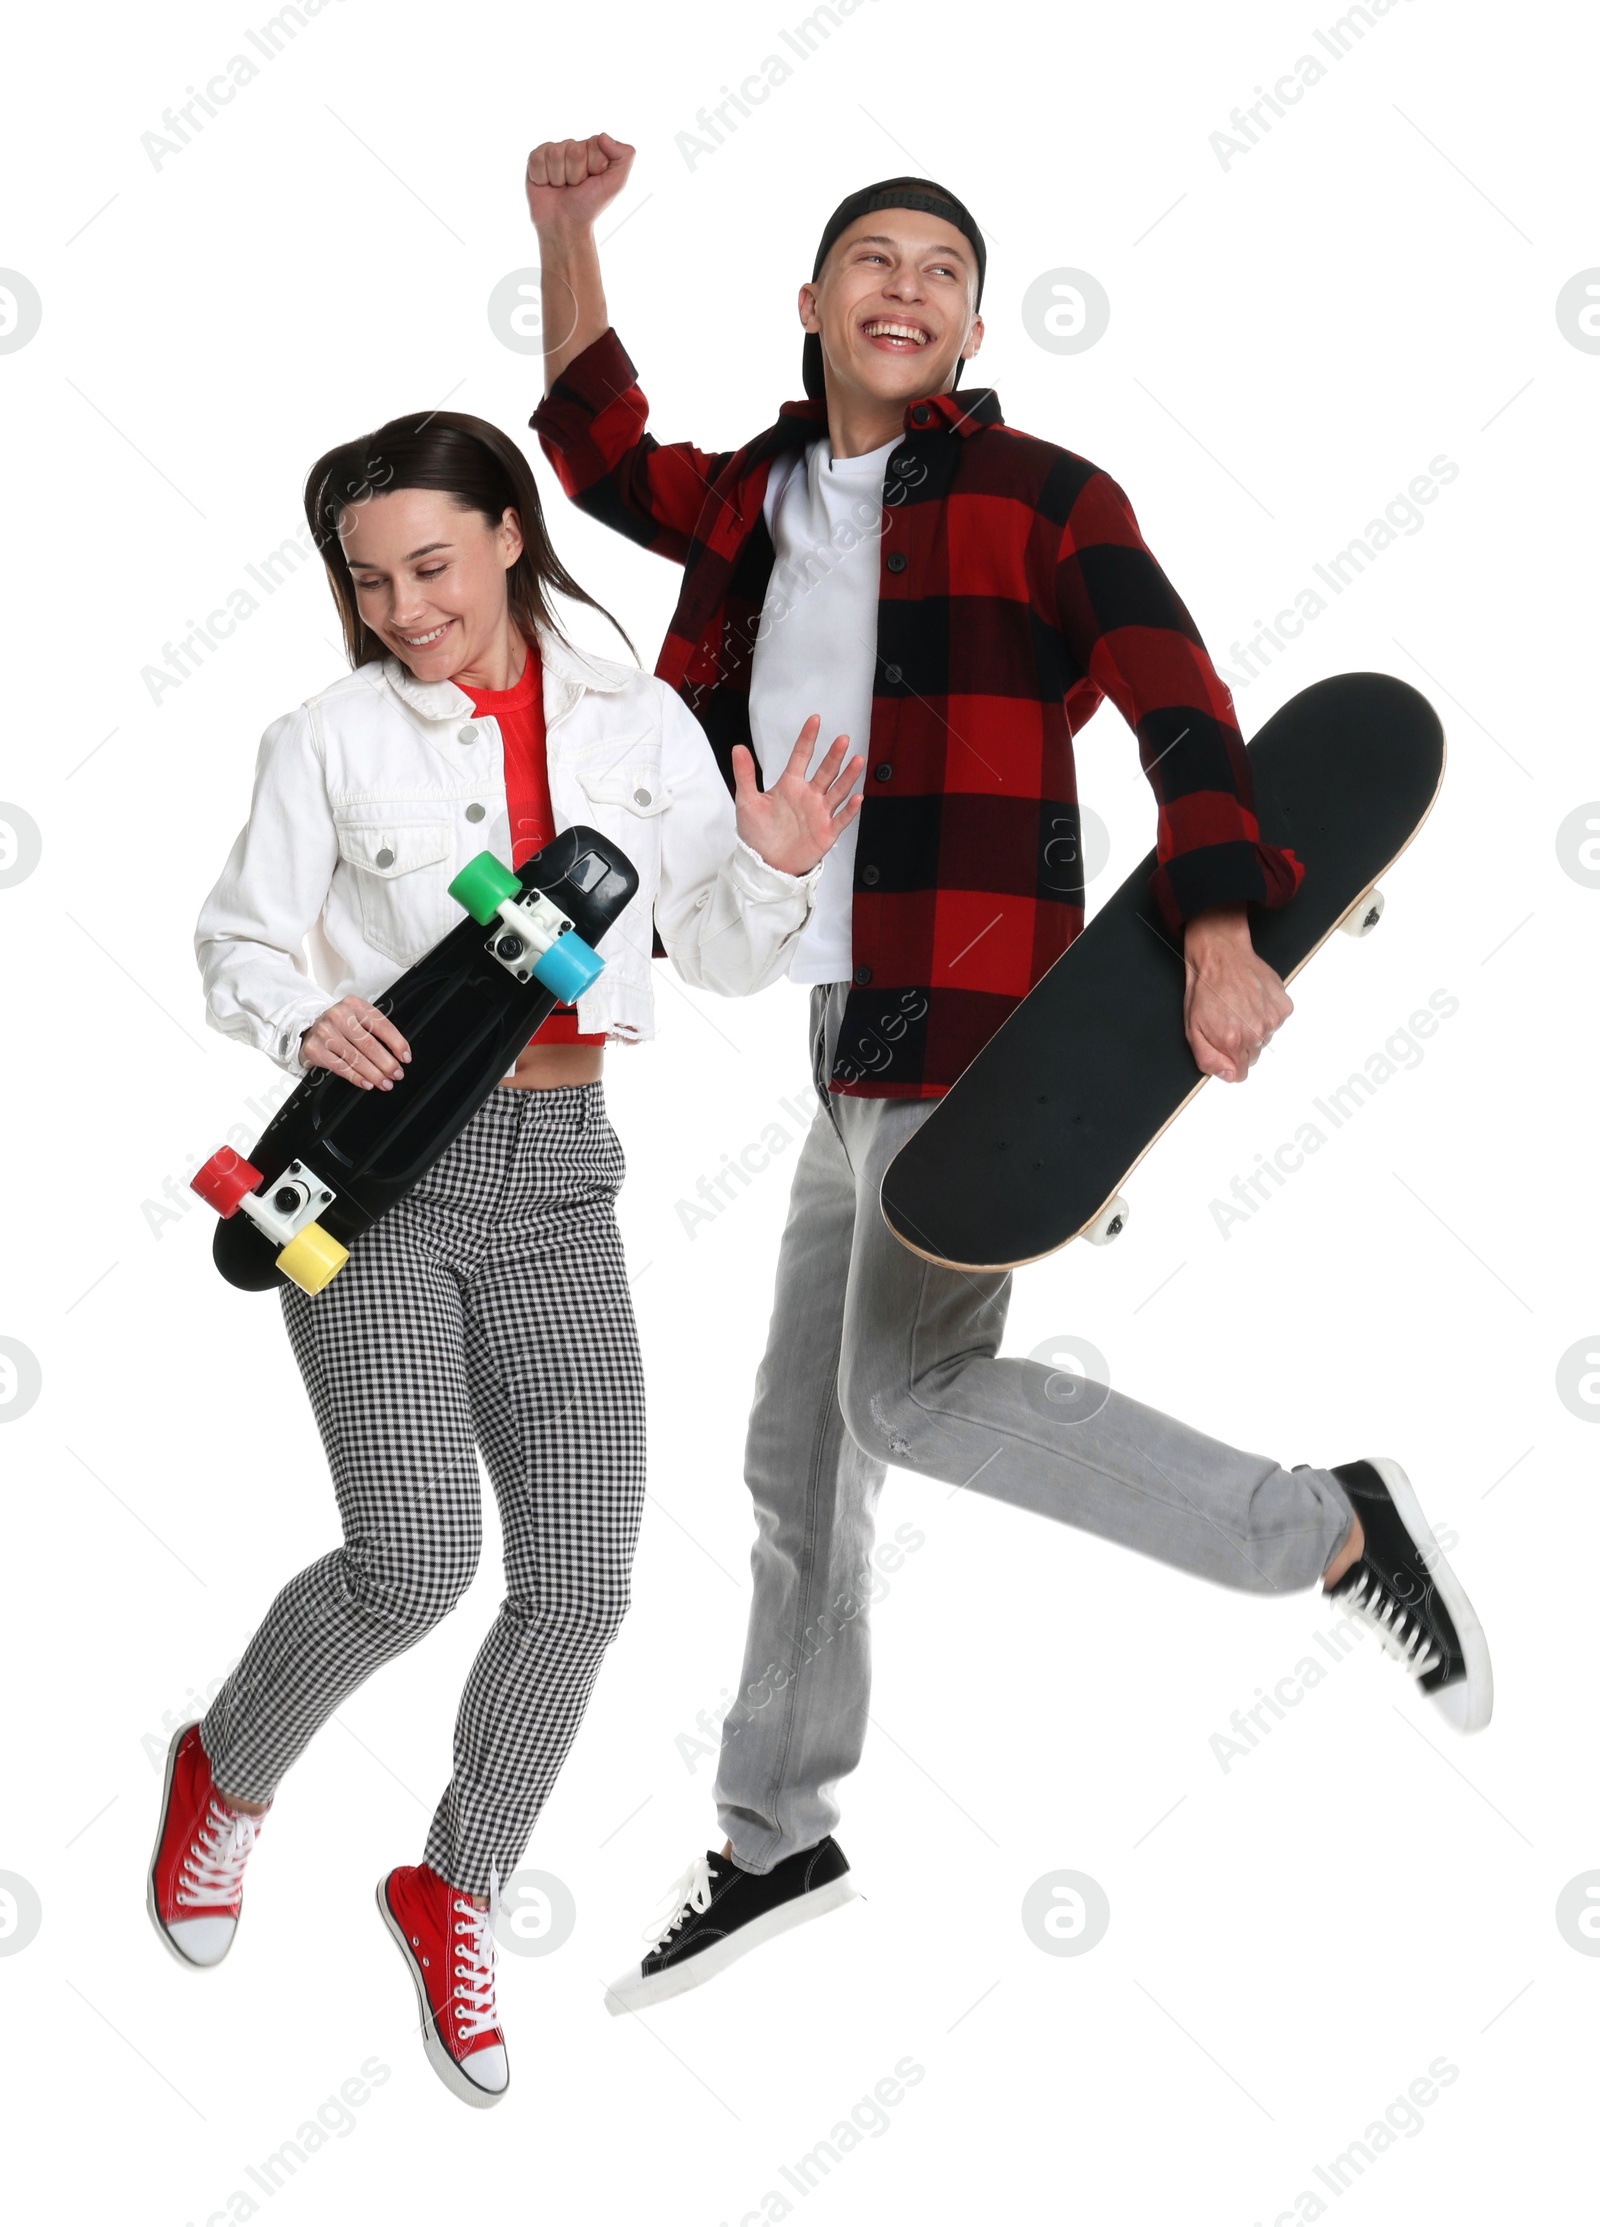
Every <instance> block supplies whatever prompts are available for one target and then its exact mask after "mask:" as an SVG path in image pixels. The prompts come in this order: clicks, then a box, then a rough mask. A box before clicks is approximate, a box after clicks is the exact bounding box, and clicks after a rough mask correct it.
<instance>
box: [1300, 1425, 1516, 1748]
mask: <svg viewBox="0 0 1600 2227" xmlns="http://www.w3.org/2000/svg"><path fill="white" fill-rule="evenodd" d="M1333 1474H1334V1475H1335V1476H1336V1477H1337V1478H1338V1480H1339V1482H1340V1484H1341V1485H1343V1487H1344V1489H1345V1492H1346V1493H1347V1494H1348V1496H1349V1499H1350V1504H1351V1506H1352V1507H1353V1508H1354V1509H1355V1512H1356V1514H1357V1515H1358V1516H1359V1517H1360V1518H1361V1528H1362V1531H1363V1532H1364V1533H1365V1543H1364V1545H1363V1547H1362V1549H1361V1554H1360V1557H1359V1559H1358V1560H1356V1561H1355V1562H1353V1563H1352V1564H1351V1565H1350V1567H1349V1569H1348V1570H1346V1572H1345V1574H1344V1576H1343V1577H1342V1578H1340V1580H1339V1582H1338V1584H1337V1585H1334V1586H1331V1587H1329V1588H1328V1599H1329V1600H1331V1601H1339V1602H1341V1603H1342V1604H1343V1606H1344V1607H1346V1608H1351V1609H1354V1610H1355V1611H1356V1613H1357V1614H1358V1615H1359V1616H1361V1617H1363V1618H1364V1619H1365V1620H1366V1622H1367V1623H1368V1624H1369V1625H1370V1626H1371V1627H1372V1629H1373V1630H1374V1631H1375V1632H1376V1633H1377V1635H1378V1638H1379V1640H1380V1641H1381V1642H1382V1644H1383V1646H1384V1647H1385V1648H1386V1649H1387V1650H1388V1652H1389V1653H1390V1654H1391V1655H1393V1656H1395V1657H1396V1658H1397V1660H1398V1661H1400V1662H1401V1663H1403V1664H1404V1665H1405V1667H1406V1669H1407V1670H1408V1671H1410V1673H1411V1675H1412V1676H1413V1677H1414V1678H1415V1679H1416V1681H1417V1684H1418V1685H1419V1686H1420V1687H1421V1689H1422V1691H1423V1692H1424V1693H1425V1694H1427V1695H1428V1697H1429V1699H1430V1700H1431V1701H1433V1702H1434V1703H1435V1704H1436V1705H1437V1707H1438V1709H1439V1711H1440V1713H1441V1714H1442V1715H1443V1716H1444V1717H1445V1718H1446V1720H1447V1721H1448V1722H1449V1723H1450V1724H1452V1725H1454V1727H1455V1729H1456V1730H1457V1731H1458V1732H1481V1731H1482V1730H1483V1727H1484V1726H1485V1725H1486V1724H1487V1723H1488V1721H1489V1717H1490V1714H1491V1712H1492V1710H1493V1708H1494V1674H1493V1672H1492V1671H1491V1669H1490V1667H1489V1645H1488V1642H1487V1640H1486V1639H1485V1638H1484V1636H1483V1626H1482V1625H1481V1624H1480V1623H1479V1622H1478V1619H1477V1617H1476V1616H1475V1615H1474V1613H1473V1608H1472V1603H1471V1602H1470V1601H1469V1600H1468V1599H1467V1596H1466V1594H1465V1593H1464V1592H1463V1590H1462V1587H1461V1581H1460V1579H1459V1578H1458V1577H1457V1576H1456V1574H1455V1572H1454V1570H1452V1569H1451V1567H1450V1565H1449V1563H1448V1562H1447V1561H1446V1560H1445V1558H1444V1549H1443V1547H1441V1546H1440V1545H1439V1542H1438V1541H1437V1540H1436V1539H1435V1537H1434V1535H1433V1533H1432V1532H1431V1531H1430V1530H1429V1529H1428V1519H1427V1517H1426V1516H1425V1515H1424V1514H1423V1512H1422V1509H1421V1506H1420V1505H1419V1503H1418V1500H1417V1496H1416V1494H1415V1493H1414V1492H1413V1491H1412V1489H1411V1484H1410V1480H1409V1479H1408V1478H1407V1476H1406V1473H1405V1471H1404V1470H1403V1469H1402V1468H1401V1467H1400V1464H1399V1463H1398V1462H1397V1461H1388V1460H1383V1459H1379V1460H1375V1461H1353V1462H1345V1463H1343V1464H1341V1465H1340V1466H1338V1467H1336V1468H1335V1470H1334V1472H1333Z"/></svg>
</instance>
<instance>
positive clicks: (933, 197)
mask: <svg viewBox="0 0 1600 2227" xmlns="http://www.w3.org/2000/svg"><path fill="white" fill-rule="evenodd" d="M874 209H922V210H925V211H926V212H927V214H928V215H930V216H936V217H942V218H943V219H944V221H945V223H946V224H949V225H953V226H954V228H955V230H956V231H958V232H959V233H960V234H961V235H962V237H963V238H964V239H966V240H967V241H968V242H969V243H970V245H971V248H972V252H973V254H974V256H975V257H976V258H977V264H978V292H977V300H978V302H979V303H981V302H982V300H983V273H984V266H985V264H986V262H987V260H988V257H987V253H986V251H985V248H984V244H983V234H982V233H981V232H980V231H979V230H978V227H977V225H976V224H975V223H974V222H973V218H972V212H971V211H970V210H969V209H968V208H967V206H966V204H965V203H964V202H962V201H958V200H957V199H956V197H955V195H954V194H953V193H949V192H947V191H946V190H945V188H944V187H943V186H941V185H936V184H935V183H934V181H933V179H932V178H883V179H880V181H879V182H878V184H877V185H875V186H863V187H862V188H861V190H860V192H859V193H852V194H847V195H846V197H845V198H844V200H843V201H841V202H840V204H839V206H838V207H837V208H836V209H835V210H834V212H833V214H832V216H831V217H829V219H828V221H827V223H826V224H825V225H824V227H823V231H822V240H821V243H820V245H819V246H818V248H817V259H816V261H815V263H814V264H813V265H812V266H811V276H812V277H813V278H814V279H815V278H816V277H818V276H819V274H820V273H821V270H822V266H823V264H824V263H825V262H826V261H827V259H828V250H829V248H831V247H832V245H833V243H834V241H835V240H836V239H837V238H838V237H839V235H840V233H841V232H843V231H844V230H845V228H846V226H847V225H851V224H854V223H855V221H856V218H857V217H864V216H867V215H869V214H870V213H871V212H872V211H873V210H874ZM800 373H801V377H802V378H803V379H804V380H805V387H806V392H807V394H808V395H810V397H811V399H812V400H813V401H814V402H820V401H822V399H823V397H824V393H825V391H826V390H825V388H824V384H823V377H822V341H821V337H820V336H819V335H818V334H816V333H807V334H806V337H805V345H804V347H803V348H802V349H801V351H800ZM960 383H961V362H960V359H959V357H958V358H957V360H956V368H955V371H954V372H953V373H952V375H951V379H950V384H951V386H953V387H954V386H959V385H960Z"/></svg>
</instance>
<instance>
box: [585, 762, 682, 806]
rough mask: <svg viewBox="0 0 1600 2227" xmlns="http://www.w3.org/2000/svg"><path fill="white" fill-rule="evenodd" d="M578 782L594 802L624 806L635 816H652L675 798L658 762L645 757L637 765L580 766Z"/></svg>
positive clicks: (591, 801) (592, 802)
mask: <svg viewBox="0 0 1600 2227" xmlns="http://www.w3.org/2000/svg"><path fill="white" fill-rule="evenodd" d="M576 771H577V776H578V784H579V786H580V787H581V788H582V790H583V793H584V795H585V796H586V797H587V798H588V799H589V801H590V803H591V804H612V805H617V806H620V808H621V809H622V810H623V811H624V812H627V813H630V814H631V815H632V816H633V817H634V818H635V819H640V820H652V819H654V818H655V817H656V815H657V814H658V813H660V812H664V811H665V810H666V808H667V806H668V805H669V804H670V803H671V802H672V796H673V792H672V790H671V789H669V788H668V786H667V784H666V783H665V781H663V780H662V778H661V770H660V767H659V766H658V765H655V764H652V763H650V762H649V761H648V760H643V761H641V762H640V763H639V764H637V765H631V766H630V765H623V766H615V765H612V766H606V767H604V768H601V767H599V766H585V765H584V764H582V762H581V761H580V763H579V764H578V766H577V768H576Z"/></svg>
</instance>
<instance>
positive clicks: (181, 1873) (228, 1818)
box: [178, 1795, 261, 1909]
mask: <svg viewBox="0 0 1600 2227" xmlns="http://www.w3.org/2000/svg"><path fill="white" fill-rule="evenodd" d="M260 1831H261V1819H260V1818H259V1817H246V1816H245V1814H244V1812H243V1811H242V1810H232V1809H225V1808H224V1807H223V1805H222V1803H221V1802H219V1801H218V1800H217V1798H216V1796H215V1795H213V1796H212V1797H211V1800H210V1801H209V1803H208V1804H207V1806H206V1816H205V1822H204V1823H203V1824H202V1826H201V1827H200V1837H199V1838H198V1839H197V1840H193V1841H191V1842H190V1844H189V1853H188V1854H187V1855H186V1856H185V1857H184V1859H183V1862H182V1863H181V1864H180V1865H179V1867H178V1877H179V1880H180V1881H181V1885H180V1886H179V1888H178V1900H179V1901H180V1902H182V1903H186V1904H187V1903H193V1904H198V1905H199V1906H200V1907H201V1908H204V1909H209V1908H212V1907H214V1906H215V1905H216V1904H218V1903H234V1902H237V1901H238V1899H239V1895H240V1892H241V1891H242V1888H243V1885H244V1867H245V1863H246V1861H247V1859H248V1857H249V1854H250V1851H251V1849H252V1848H254V1846H255V1844H256V1839H257V1836H258V1834H259V1833H260ZM185 1887H187V1888H188V1890H189V1892H188V1893H187V1894H186V1893H185V1892H184V1888H185Z"/></svg>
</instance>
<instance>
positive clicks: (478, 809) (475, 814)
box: [467, 804, 483, 820]
mask: <svg viewBox="0 0 1600 2227" xmlns="http://www.w3.org/2000/svg"><path fill="white" fill-rule="evenodd" d="M467 818H468V819H469V820H481V819H482V818H483V806H482V805H481V804H469V805H468V806H467Z"/></svg>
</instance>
